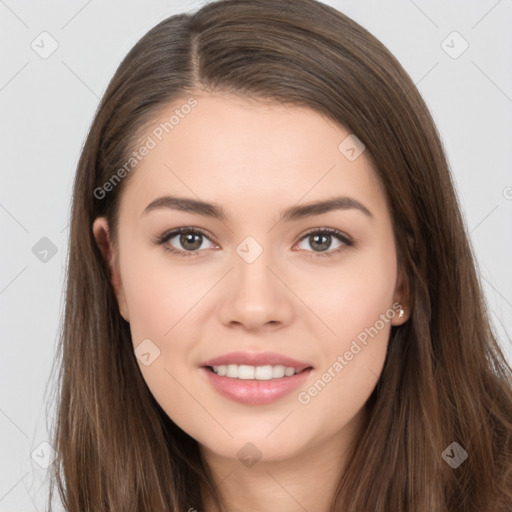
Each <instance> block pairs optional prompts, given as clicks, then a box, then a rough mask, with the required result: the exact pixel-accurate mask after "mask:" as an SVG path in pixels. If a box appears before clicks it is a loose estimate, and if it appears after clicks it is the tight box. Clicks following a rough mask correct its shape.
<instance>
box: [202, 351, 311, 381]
mask: <svg viewBox="0 0 512 512" xmlns="http://www.w3.org/2000/svg"><path fill="white" fill-rule="evenodd" d="M223 364H237V365H241V364H246V365H249V366H266V365H271V366H276V365H278V364H281V365H283V366H288V367H292V368H295V369H296V370H298V371H302V370H305V369H306V368H309V367H312V365H311V364H308V363H304V362H303V361H297V360H296V359H293V358H291V357H288V356H284V355H282V354H278V353H277V352H257V353H255V352H254V353H253V352H230V353H229V354H224V355H222V356H219V357H214V358H213V359H209V360H208V361H205V362H204V363H203V364H201V366H203V367H205V366H220V365H223ZM287 378H291V377H287ZM231 380H233V379H231Z"/></svg>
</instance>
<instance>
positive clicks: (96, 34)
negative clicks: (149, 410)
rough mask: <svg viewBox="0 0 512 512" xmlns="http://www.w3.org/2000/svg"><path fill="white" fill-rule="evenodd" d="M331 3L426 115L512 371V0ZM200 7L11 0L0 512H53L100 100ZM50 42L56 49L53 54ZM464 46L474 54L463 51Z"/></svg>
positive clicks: (2, 197) (1, 290)
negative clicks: (72, 218) (59, 347)
mask: <svg viewBox="0 0 512 512" xmlns="http://www.w3.org/2000/svg"><path fill="white" fill-rule="evenodd" d="M326 3H328V4H330V5H332V6H334V7H336V8H338V9H339V10H340V11H342V12H344V13H345V14H347V15H349V16H350V17H352V18H353V19H354V20H355V21H357V22H358V23H360V24H361V25H363V26H364V27H366V28H367V29H368V30H369V31H370V32H372V33H373V34H374V35H376V36H377V37H378V38H379V39H380V40H381V41H382V42H383V43H384V44H385V45H386V46H387V47H388V48H389V49H390V50H391V51H392V52H393V53H394V55H395V56H396V57H397V58H398V60H399V61H400V62H401V63H402V65H403V66H404V67H405V69H406V70H407V71H408V73H409V74H410V75H411V77H412V78H413V80H414V81H415V82H416V83H417V85H418V87H419V89H420V92H421V93H422V95H423V97H424V98H425V100H426V102H427V104H428V105H429V108H430V110H431V112H432V114H433V116H434V119H435V121H436V123H437V126H438V128H439V131H440V133H441V136H442V139H443V142H444V144H445V147H446V151H447V155H448V158H449V161H450V165H451V168H452V171H453V174H454V178H455V181H456V186H457V191H458V194H459V197H460V201H461V205H462V208H463V212H464V216H465V220H466V223H467V226H468V231H469V232H470V236H471V242H472V244H473V247H474V250H475V254H476V256H477V259H478V263H479V271H480V275H481V279H482V283H483V285H484V288H485V292H486V296H487V300H488V304H489V307H490V310H491V311H492V318H493V321H494V323H495V326H496V329H497V332H498V334H499V336H500V342H501V344H502V346H503V347H504V349H505V351H506V354H507V357H508V359H509V361H511V362H512V345H511V343H510V341H509V337H510V333H512V269H511V265H510V263H511V255H512V172H511V163H512V149H511V148H512V144H511V142H512V139H511V134H512V58H511V54H512V31H511V30H510V26H511V22H512V1H511V0H500V1H497V0H473V1H467V0H457V1H456V0H451V1H442V0H435V1H426V0H423V1H421V0H416V1H414V2H413V1H411V0H392V1H386V2H382V1H381V2H379V1H377V0H375V1H371V0H358V1H356V0H338V1H335V0H330V1H327V2H326ZM200 5H201V2H199V1H196V2H191V1H183V2H177V1H172V0H168V1H165V2H164V1H156V0H153V1H150V2H142V1H138V2H135V1H130V2H126V1H125V2H121V0H115V1H110V2H108V3H106V2H99V1H98V0H89V1H69V0H67V1H55V0H53V1H52V0H49V1H46V2H41V3H39V2H21V1H17V0H5V1H2V0H0V39H1V41H0V42H1V46H0V47H1V49H2V51H1V59H2V65H1V68H0V119H1V125H0V130H1V132H0V141H1V146H0V147H1V153H0V158H1V163H0V172H1V173H2V176H1V178H2V186H1V189H0V222H1V233H2V235H1V236H2V249H3V250H2V263H1V267H0V311H1V343H2V345H1V352H0V353H1V357H0V372H1V379H2V380H1V386H0V433H1V435H0V450H1V451H0V461H1V473H0V511H5V512H8V511H16V512H20V511H22V510H30V511H33V510H44V503H45V497H46V494H45V493H46V483H45V478H46V475H47V470H46V469H44V467H41V466H46V465H48V464H49V463H50V462H51V455H52V449H51V447H49V446H47V445H45V444H42V445H41V444H40V443H44V442H45V441H47V440H48V433H47V426H46V411H45V407H46V406H45V403H46V401H47V396H46V395H45V389H46V386H47V383H48V381H49V379H50V375H51V365H52V361H53V357H54V351H55V344H56V338H57V333H58V328H59V320H60V314H61V311H62V300H61V299H62V285H63V275H64V274H63V272H64V267H65V264H66V251H67V236H68V230H67V224H68V213H69V205H70V194H71V186H72V180H73V176H74V171H75V167H76V164H77V160H78V156H79V153H80V149H81V146H82V144H83V142H84V138H85V136H86V133H87V129H88V126H89V124H90V122H91V120H92V117H93V114H94V111H95V109H96V107H97V104H98V101H99V98H100V97H101V95H102V94H103V92H104V90H105V88H106V86H107V83H108V81H109V79H110V78H111V76H112V75H113V73H114V71H115V69H116V68H117V66H118V65H119V63H120V61H121V59H122V58H123V57H124V56H125V54H126V53H127V52H128V50H129V49H130V48H131V47H132V46H133V44H134V43H135V42H136V41H137V40H138V39H139V38H140V37H141V36H142V35H143V34H144V33H145V32H146V31H147V30H149V29H150V28H151V27H153V26H154V25H155V24H156V23H158V22H159V21H161V20H162V19H164V18H166V17H167V16H169V15H172V14H175V13H178V12H184V11H190V10H195V9H196V8H197V7H199V6H200ZM43 31H46V32H48V33H49V34H51V36H40V34H41V32H43ZM453 31H457V32H458V33H459V34H460V36H461V37H462V38H463V39H461V38H460V37H459V36H457V35H455V36H454V35H451V36H450V34H451V33H452V32H453ZM448 36H450V37H448ZM447 37H448V39H447ZM53 40H55V41H56V42H57V44H58V48H57V49H56V51H55V52H54V53H53V54H52V55H50V56H48V57H47V58H45V59H44V58H42V57H41V56H40V55H41V53H43V52H48V51H49V50H51V45H52V44H55V43H52V41H53ZM464 40H465V41H467V43H468V44H469V47H468V49H467V50H466V51H465V52H464V53H462V54H461V55H458V53H460V51H461V50H462V49H463V48H464V46H465V43H464ZM443 41H445V42H444V43H443ZM31 45H33V46H34V47H35V48H34V49H33V47H32V46H31ZM450 54H451V55H450ZM454 57H457V58H454ZM44 237H46V238H47V239H49V240H46V239H45V240H43V241H41V239H42V238H44ZM34 247H35V249H33V248H34ZM45 251H48V252H45ZM52 251H53V252H55V251H56V252H55V254H53V252H52ZM507 333H508V335H507Z"/></svg>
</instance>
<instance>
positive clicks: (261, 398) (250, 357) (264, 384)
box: [200, 352, 313, 405]
mask: <svg viewBox="0 0 512 512" xmlns="http://www.w3.org/2000/svg"><path fill="white" fill-rule="evenodd" d="M228 364H237V365H241V364H246V365H249V366H266V365H271V366H276V365H283V366H287V367H292V368H295V369H296V370H298V371H299V372H300V373H296V374H295V375H292V376H291V377H281V378H280V379H271V380H256V379H247V380H246V379H232V378H230V377H221V376H220V375H217V374H216V373H214V372H213V371H212V370H211V369H210V368H209V367H211V366H220V365H228ZM200 370H202V372H203V374H204V375H205V377H206V378H207V380H208V382H209V383H210V384H211V386H212V387H213V388H214V389H215V390H216V391H217V392H218V393H219V394H221V395H222V396H224V397H226V398H229V399H231V400H234V401H235V402H239V403H242V404H248V405H263V404H269V403H271V402H274V401H276V400H278V399H280V398H282V397H284V396H286V395H288V394H289V393H291V392H292V391H293V390H294V389H296V388H298V387H299V386H301V385H302V384H304V382H305V381H306V379H307V378H308V377H309V375H310V374H311V372H312V371H313V367H312V365H310V364H308V363H304V362H303V361H298V360H297V359H293V358H291V357H288V356H284V355H282V354H278V353H276V352H259V353H252V352H230V353H229V354H224V355H222V356H219V357H215V358H213V359H209V360H208V361H205V362H204V363H203V364H202V365H201V368H200Z"/></svg>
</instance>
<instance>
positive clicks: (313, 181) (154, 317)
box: [94, 94, 407, 464]
mask: <svg viewBox="0 0 512 512" xmlns="http://www.w3.org/2000/svg"><path fill="white" fill-rule="evenodd" d="M194 98H195V100H196V101H197V103H195V102H193V101H191V102H189V105H195V106H193V108H184V107H183V106H184V105H185V104H187V98H185V99H184V100H180V101H176V102H174V103H173V104H172V105H169V108H168V109H167V110H166V111H165V112H163V113H162V115H161V117H159V118H158V119H157V120H156V121H155V123H154V125H153V126H152V127H151V128H150V129H149V130H148V132H147V133H146V134H145V136H144V137H143V138H142V142H141V147H142V146H145V147H146V148H147V150H141V149H140V148H136V151H137V156H136V157H135V158H137V161H138V163H137V165H136V167H135V169H134V170H133V171H132V175H131V176H130V179H129V181H128V182H127V183H126V184H125V185H126V187H125V188H124V190H123V193H122V196H121V202H120V210H119V228H118V233H117V241H118V243H117V245H116V247H115V250H114V251H109V249H108V237H107V233H108V225H107V223H106V220H105V219H103V218H99V219H97V220H96V222H95V225H94V232H95V235H96V238H97V240H98V242H99V243H100V245H102V247H103V249H104V253H105V255H106V256H107V257H108V259H109V261H110V263H111V266H112V272H113V274H112V277H113V285H114V288H115V290H116V295H117V297H118V301H119V307H120V311H121V314H122V315H123V317H124V318H125V319H126V320H127V321H128V322H129V323H130V328H131V334H132V339H133V345H134V349H135V353H136V355H137V358H138V361H139V366H140V369H141V372H142V375H143V376H144V379H145V380H146V382H147V384H148V386H149V389H150V390H151V392H152V393H153V395H154V397H155V398H156V400H157V401H158V402H159V404H160V405H161V406H162V408H163V409H164V410H165V411H166V413H167V414H168V415H169V417H170V418H171V419H172V420H173V421H174V422H175V423H176V424H177V425H178V426H179V427H181V428H182V429H183V430H184V431H186V432H187V433H188V434H189V435H191V436H192V437H193V438H195V439H196V440H197V441H198V442H199V443H200V444H201V445H202V447H203V448H204V449H205V450H206V452H207V453H209V454H211V455H217V456H221V457H223V458H224V457H227V458H232V459H234V458H239V459H240V460H242V461H247V460H249V459H250V460H253V459H254V460H257V459H259V458H260V457H262V459H263V460H285V459H289V458H291V457H297V456H300V455H304V456H305V455H307V454H308V452H311V450H315V449H318V448H319V447H320V446H331V447H332V446H334V445H336V446H338V447H342V446H346V444H347V443H348V442H349V440H350V439H351V436H353V435H354V433H355V432H356V430H357V428H358V425H359V422H360V420H361V419H362V417H363V411H364V409H363V406H364V404H365V402H366V400H367V399H368V397H369V396H370V394H371V392H372V390H373V389H374V387H375V385H376V382H377V380H378V378H379V375H380V373H381V370H382V367H383V363H384V360H385V356H386V349H387V343H388V338H389V333H390V328H391V325H398V324H401V323H403V322H404V321H405V320H406V318H407V312H406V315H404V316H403V317H402V318H399V316H398V311H397V304H396V302H401V303H402V304H404V307H405V303H404V302H403V301H404V300H405V297H404V296H403V295H402V294H401V293H402V286H401V284H400V283H401V280H400V279H399V278H398V276H399V274H398V272H397V270H398V269H397V255H396V251H395V245H394V237H393V230H392V222H391V218H390V213H389V210H388V206H387V204H386V199H385V195H384V192H383V189H382V188H381V185H380V184H379V181H378V179H377V177H376V175H375V173H374V171H373V170H372V168H371V164H370V162H369V159H368V157H367V154H366V153H365V152H364V150H363V152H362V153H361V154H360V155H359V156H358V154H359V153H360V151H361V150H362V149H363V148H362V147H361V146H360V145H358V141H357V139H355V138H353V136H350V134H349V132H347V131H346V130H344V129H343V128H341V127H340V126H337V125H335V124H334V123H333V122H331V121H328V120H326V119H325V118H323V117H322V116H321V115H319V114H318V113H316V112H315V111H313V110H310V109H307V108H298V107H285V106H283V105H280V104H272V105H270V104H268V105H263V104H262V103H255V102H249V101H247V100H243V99H241V98H234V97H231V96H225V95H212V94H208V95H206V94H203V95H200V94H198V95H194ZM176 110H178V112H176ZM173 114H174V119H173V120H171V121H169V120H170V119H171V116H172V115H173ZM177 119H179V121H176V120H177ZM165 123H167V124H165ZM347 137H348V138H347ZM106 188H108V186H107V187H106ZM107 193H108V192H107ZM322 205H323V206H322ZM179 229H181V230H183V233H181V234H180V233H177V232H176V230H179ZM215 359H217V361H213V360H215ZM210 366H215V370H216V371H217V372H218V374H216V373H213V371H212V369H211V368H209V367H210ZM286 368H292V370H290V369H288V370H286ZM297 370H302V371H301V372H300V373H297V374H296V375H294V376H291V375H289V374H291V373H294V372H295V371H297ZM226 372H227V375H225V373H226ZM283 372H284V373H285V374H284V375H283ZM223 374H224V375H223ZM248 443H251V444H248ZM326 443H327V444H326ZM249 464H250V462H249Z"/></svg>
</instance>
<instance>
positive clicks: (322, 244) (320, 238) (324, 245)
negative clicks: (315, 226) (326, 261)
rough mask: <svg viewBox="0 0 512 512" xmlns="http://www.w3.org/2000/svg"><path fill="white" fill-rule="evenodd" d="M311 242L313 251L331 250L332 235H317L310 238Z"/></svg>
mask: <svg viewBox="0 0 512 512" xmlns="http://www.w3.org/2000/svg"><path fill="white" fill-rule="evenodd" d="M310 240H311V241H312V243H311V247H313V249H314V248H315V245H316V244H318V245H316V248H317V249H320V250H321V251H322V250H327V249H329V246H330V245H331V235H323V234H315V235H312V236H310Z"/></svg>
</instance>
